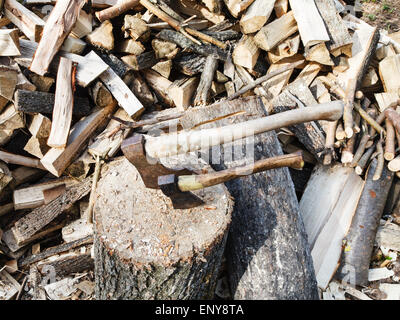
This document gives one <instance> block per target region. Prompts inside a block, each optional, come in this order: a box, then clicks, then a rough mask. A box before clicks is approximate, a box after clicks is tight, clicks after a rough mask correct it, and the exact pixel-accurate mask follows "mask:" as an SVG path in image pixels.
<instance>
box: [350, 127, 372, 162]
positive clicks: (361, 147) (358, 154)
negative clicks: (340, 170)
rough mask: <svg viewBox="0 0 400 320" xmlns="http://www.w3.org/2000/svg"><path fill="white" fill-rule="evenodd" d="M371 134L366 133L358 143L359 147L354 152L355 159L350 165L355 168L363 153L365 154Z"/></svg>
mask: <svg viewBox="0 0 400 320" xmlns="http://www.w3.org/2000/svg"><path fill="white" fill-rule="evenodd" d="M370 138H371V136H370V135H369V134H368V133H365V134H364V135H363V136H362V138H361V140H360V143H359V144H358V148H357V151H356V153H355V154H354V157H353V160H352V161H351V163H350V167H352V168H354V167H355V166H357V164H358V161H360V159H361V157H362V155H363V154H364V151H365V148H366V145H367V143H368V141H369V140H370Z"/></svg>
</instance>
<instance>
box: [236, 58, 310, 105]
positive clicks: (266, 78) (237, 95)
mask: <svg viewBox="0 0 400 320" xmlns="http://www.w3.org/2000/svg"><path fill="white" fill-rule="evenodd" d="M303 63H304V60H302V61H297V62H294V63H291V64H289V65H287V66H285V67H282V68H280V69H278V70H275V71H273V72H270V73H268V74H266V75H265V76H262V77H260V78H258V79H257V80H255V81H254V82H253V83H252V84H249V85H247V86H245V87H243V88H242V89H241V90H239V91H238V92H236V93H235V94H234V95H232V96H230V97H228V100H233V99H236V98H237V97H239V96H241V95H242V94H243V93H246V92H247V91H249V90H251V89H253V88H255V87H256V86H258V85H259V84H261V83H263V82H265V81H267V80H269V79H272V78H273V77H275V76H277V75H280V74H282V73H284V72H286V71H288V70H292V69H294V68H296V67H298V66H299V65H301V64H303Z"/></svg>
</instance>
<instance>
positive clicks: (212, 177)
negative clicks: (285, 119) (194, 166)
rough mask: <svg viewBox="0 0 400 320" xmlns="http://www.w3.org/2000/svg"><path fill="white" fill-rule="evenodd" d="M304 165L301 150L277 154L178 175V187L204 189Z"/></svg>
mask: <svg viewBox="0 0 400 320" xmlns="http://www.w3.org/2000/svg"><path fill="white" fill-rule="evenodd" d="M303 166H304V161H303V155H302V153H301V151H298V152H294V153H291V154H286V155H282V156H277V157H273V158H268V159H263V160H259V161H256V162H254V163H253V164H249V165H245V166H241V167H236V168H230V169H226V170H222V171H218V172H213V173H208V174H202V175H190V176H179V177H178V188H179V190H181V191H182V192H184V191H193V190H198V189H203V188H206V187H211V186H215V185H217V184H220V183H224V182H227V181H230V180H232V179H236V178H240V177H243V176H246V175H249V174H253V173H257V172H261V171H265V170H270V169H276V168H281V167H291V168H295V169H301V168H303Z"/></svg>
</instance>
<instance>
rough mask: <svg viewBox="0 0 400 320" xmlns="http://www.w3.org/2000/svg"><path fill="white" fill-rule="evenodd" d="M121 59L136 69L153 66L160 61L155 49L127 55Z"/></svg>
mask: <svg viewBox="0 0 400 320" xmlns="http://www.w3.org/2000/svg"><path fill="white" fill-rule="evenodd" d="M121 60H122V61H123V62H125V63H126V64H127V65H128V66H130V67H132V69H133V70H136V71H139V70H143V69H148V68H151V67H152V66H154V65H155V64H156V63H157V61H158V60H157V59H156V56H155V54H154V51H149V52H144V53H142V54H139V55H133V54H132V55H126V56H123V57H122V58H121Z"/></svg>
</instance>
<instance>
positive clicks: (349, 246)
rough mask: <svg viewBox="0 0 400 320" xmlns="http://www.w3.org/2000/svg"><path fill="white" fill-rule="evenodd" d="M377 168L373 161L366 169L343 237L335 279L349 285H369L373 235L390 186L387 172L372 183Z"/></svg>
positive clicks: (391, 174)
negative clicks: (366, 171) (359, 193)
mask: <svg viewBox="0 0 400 320" xmlns="http://www.w3.org/2000/svg"><path fill="white" fill-rule="evenodd" d="M377 165H378V161H377V160H376V159H374V160H373V161H372V163H371V166H370V167H369V169H368V173H367V178H366V183H365V186H364V190H363V192H362V194H361V198H360V201H359V204H358V207H357V210H356V213H355V215H354V217H353V220H352V222H351V226H350V230H349V232H348V234H347V235H346V237H345V243H346V244H345V248H344V250H343V253H342V259H341V264H340V267H339V269H338V272H337V274H336V277H338V278H339V279H343V280H346V281H347V282H348V283H350V284H352V285H361V286H365V285H367V284H368V270H369V264H370V260H371V254H372V250H373V246H374V242H375V237H376V232H377V230H378V227H379V221H380V219H381V216H382V213H383V209H384V207H385V203H386V199H387V196H388V192H389V190H390V187H391V185H392V182H393V172H390V171H389V170H387V169H386V168H384V169H383V172H382V176H381V178H380V179H379V180H376V181H373V175H374V173H375V169H376V167H377Z"/></svg>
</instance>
